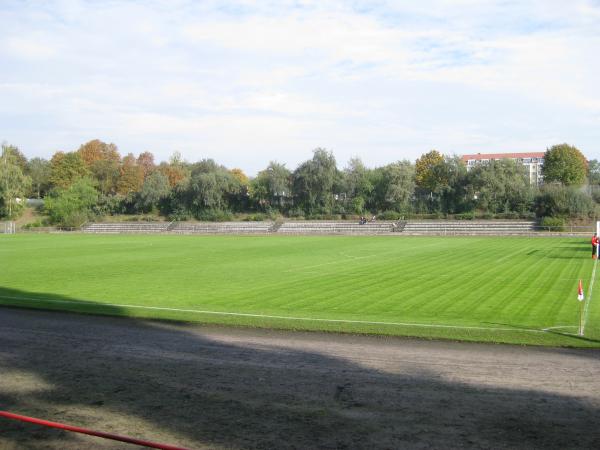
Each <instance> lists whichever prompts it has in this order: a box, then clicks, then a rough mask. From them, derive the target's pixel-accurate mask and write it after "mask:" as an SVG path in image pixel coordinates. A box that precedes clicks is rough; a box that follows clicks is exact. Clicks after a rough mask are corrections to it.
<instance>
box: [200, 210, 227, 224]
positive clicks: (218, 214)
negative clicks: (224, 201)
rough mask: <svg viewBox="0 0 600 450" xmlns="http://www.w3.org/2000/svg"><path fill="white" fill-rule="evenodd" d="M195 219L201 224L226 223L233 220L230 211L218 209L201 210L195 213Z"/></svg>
mask: <svg viewBox="0 0 600 450" xmlns="http://www.w3.org/2000/svg"><path fill="white" fill-rule="evenodd" d="M196 219H198V220H201V221H203V222H227V221H230V220H232V219H233V215H232V214H231V212H230V211H222V210H220V209H203V210H202V211H199V212H198V213H196Z"/></svg>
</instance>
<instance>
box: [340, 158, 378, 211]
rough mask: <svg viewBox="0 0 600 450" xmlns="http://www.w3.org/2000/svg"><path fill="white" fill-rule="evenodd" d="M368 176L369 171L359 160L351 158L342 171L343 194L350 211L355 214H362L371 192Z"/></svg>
mask: <svg viewBox="0 0 600 450" xmlns="http://www.w3.org/2000/svg"><path fill="white" fill-rule="evenodd" d="M370 175H371V170H370V169H368V168H367V167H365V165H364V164H363V162H362V161H361V159H360V158H352V159H351V160H350V161H348V165H347V166H346V168H345V169H344V182H345V183H344V184H345V192H346V195H347V196H348V199H349V201H350V205H351V209H352V211H353V212H354V213H356V214H362V213H363V212H364V209H365V205H366V204H367V202H368V200H369V197H370V196H371V193H372V192H373V183H372V182H371V179H370Z"/></svg>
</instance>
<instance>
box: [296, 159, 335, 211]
mask: <svg viewBox="0 0 600 450" xmlns="http://www.w3.org/2000/svg"><path fill="white" fill-rule="evenodd" d="M336 177H337V168H336V164H335V158H334V156H333V153H331V152H329V151H327V150H325V149H322V148H317V149H316V150H314V152H313V158H312V159H310V160H308V161H306V162H304V163H302V164H300V166H299V167H298V168H297V169H296V170H295V171H294V174H293V187H294V196H295V197H296V198H297V199H298V202H299V204H300V206H301V207H303V208H304V210H305V211H306V212H307V213H308V214H314V213H329V212H331V209H332V204H333V186H334V183H335V182H336Z"/></svg>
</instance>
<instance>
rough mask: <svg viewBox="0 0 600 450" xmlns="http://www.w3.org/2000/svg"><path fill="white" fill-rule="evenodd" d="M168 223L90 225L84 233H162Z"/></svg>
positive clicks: (85, 228) (107, 223)
mask: <svg viewBox="0 0 600 450" xmlns="http://www.w3.org/2000/svg"><path fill="white" fill-rule="evenodd" d="M168 227H169V224H168V223H166V222H165V223H163V222H161V223H146V222H118V223H111V222H105V223H90V224H88V225H86V226H85V227H84V228H83V230H82V231H83V232H84V233H162V232H164V231H166V230H167V228H168Z"/></svg>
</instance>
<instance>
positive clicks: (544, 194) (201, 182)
mask: <svg viewBox="0 0 600 450" xmlns="http://www.w3.org/2000/svg"><path fill="white" fill-rule="evenodd" d="M0 169H1V171H0V217H2V218H9V219H13V218H16V217H18V216H19V214H20V213H21V211H22V210H23V207H24V205H25V202H24V200H23V199H25V198H27V197H34V198H40V199H41V198H43V199H44V211H45V213H46V214H47V216H48V220H49V222H50V223H52V224H59V225H64V226H78V225H80V224H82V223H84V222H86V221H88V220H93V219H96V218H98V217H102V216H108V215H120V214H135V215H138V214H149V215H150V214H152V215H156V214H160V215H162V216H164V217H167V218H169V219H170V220H189V219H198V220H229V219H231V218H232V217H234V216H236V215H239V216H244V217H246V218H248V219H250V220H251V219H256V220H262V219H266V218H276V217H278V216H287V217H292V218H306V219H324V218H354V217H356V216H358V215H377V216H379V217H381V218H386V219H397V218H399V217H401V216H404V217H411V216H413V215H419V216H421V217H422V216H431V217H440V218H441V217H447V216H454V217H457V218H463V219H469V218H474V217H482V218H492V217H502V218H519V217H520V218H533V217H536V216H537V217H551V218H593V217H596V216H597V212H598V203H600V190H598V189H595V187H598V185H600V163H598V161H596V160H592V161H589V162H588V161H587V160H586V159H585V157H584V156H583V154H582V153H581V152H580V151H579V150H578V149H577V148H575V147H573V146H570V145H568V144H560V145H555V146H553V147H551V148H549V149H547V151H546V153H545V164H544V167H543V175H544V184H543V185H542V186H536V185H531V184H530V182H529V176H528V173H527V172H526V168H525V167H524V166H523V165H522V164H520V163H518V162H515V161H513V160H510V159H503V160H499V161H492V162H490V163H489V164H486V165H477V166H475V167H473V168H471V169H470V170H467V167H466V166H465V164H464V163H463V161H462V160H461V159H460V157H458V156H455V155H454V156H447V155H442V154H440V153H439V152H437V151H436V150H432V151H430V152H428V153H425V154H423V155H421V157H420V158H418V159H417V160H416V162H415V163H412V162H411V161H408V160H400V161H397V162H393V163H390V164H387V165H385V166H382V167H375V168H369V167H367V166H365V165H364V163H363V162H362V161H361V160H360V159H359V158H353V159H351V160H350V161H349V162H348V163H347V164H346V166H345V167H344V168H342V169H340V168H338V165H337V162H336V159H335V157H334V155H333V153H332V152H331V151H328V150H326V149H323V148H317V149H315V150H314V151H313V156H312V158H311V159H309V160H307V161H304V162H302V163H301V164H299V165H298V167H296V168H295V169H294V170H290V169H288V168H287V167H286V166H285V164H281V163H278V162H276V161H272V162H270V163H269V164H268V166H267V167H266V168H265V169H264V170H262V171H260V172H259V173H258V174H257V175H256V176H255V177H252V178H250V177H248V176H247V175H246V174H244V172H243V171H242V170H240V169H236V168H233V169H228V168H227V167H225V166H223V165H221V164H218V163H217V162H215V161H213V160H212V159H203V160H201V161H198V162H193V163H190V162H187V161H184V160H183V159H182V157H181V155H180V154H178V153H174V154H173V155H172V156H171V158H170V159H169V161H164V162H160V163H156V162H155V160H154V156H153V155H152V153H150V152H143V153H141V154H139V155H138V156H135V155H134V154H132V153H128V154H127V155H125V156H122V155H121V154H120V153H119V150H118V148H117V146H116V145H114V144H107V143H105V142H102V141H100V140H98V139H96V140H92V141H90V142H87V143H85V144H83V145H82V146H81V147H80V148H79V149H78V150H76V151H72V152H62V151H59V152H56V153H55V154H54V155H53V156H52V158H51V159H50V160H46V159H43V158H37V157H36V158H31V159H27V158H26V156H25V155H23V153H22V152H20V151H19V149H18V148H17V147H15V146H12V145H8V144H3V145H2V156H1V158H0Z"/></svg>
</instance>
